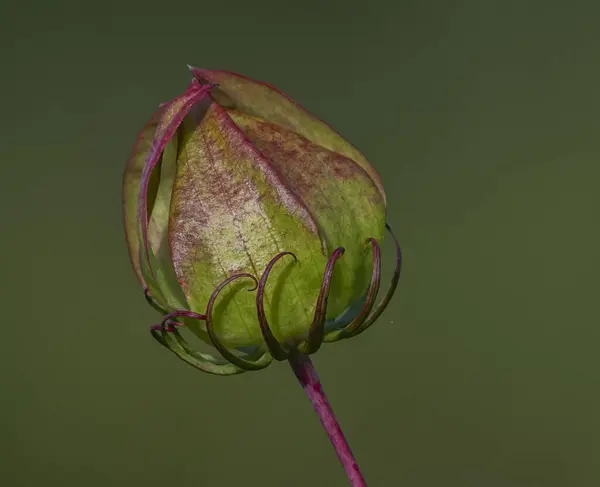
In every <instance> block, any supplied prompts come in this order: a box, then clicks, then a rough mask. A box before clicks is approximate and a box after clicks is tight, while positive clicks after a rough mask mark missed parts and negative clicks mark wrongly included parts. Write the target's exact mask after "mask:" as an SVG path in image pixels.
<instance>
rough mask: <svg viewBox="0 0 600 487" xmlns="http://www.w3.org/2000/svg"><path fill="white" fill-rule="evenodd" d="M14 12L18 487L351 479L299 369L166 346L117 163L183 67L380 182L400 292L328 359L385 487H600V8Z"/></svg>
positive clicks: (11, 171)
mask: <svg viewBox="0 0 600 487" xmlns="http://www.w3.org/2000/svg"><path fill="white" fill-rule="evenodd" d="M2 10H3V12H2V15H1V16H0V40H1V42H0V52H1V53H2V67H1V68H0V69H1V76H0V85H1V90H0V96H1V98H2V117H1V119H0V124H1V134H2V135H1V140H2V143H1V144H0V157H1V164H2V172H1V177H0V200H1V203H0V208H1V210H0V211H1V212H2V219H1V221H2V237H1V239H0V249H1V254H2V271H1V274H0V280H1V288H2V293H1V294H0V296H1V297H0V299H1V303H2V310H3V328H2V330H3V331H2V338H1V340H2V345H3V346H2V352H1V353H0V366H1V368H0V381H1V383H0V390H1V393H0V394H1V400H0V478H2V485H5V486H7V487H30V486H39V485H43V486H53V485H60V486H64V487H71V486H78V487H80V486H85V487H96V486H102V487H104V486H115V487H120V486H127V487H130V486H137V485H140V486H144V487H153V486H165V485H178V486H181V487H198V486H218V487H227V486H235V485H245V486H249V487H251V486H259V485H260V486H262V487H271V486H289V487H294V486H308V485H310V486H344V485H347V484H346V479H345V477H344V474H343V471H342V469H341V467H340V466H339V465H338V463H337V459H336V457H335V454H334V452H333V450H332V449H331V447H330V445H329V443H328V441H327V438H326V436H325V434H324V433H323V432H322V430H321V429H320V425H319V422H318V420H317V418H316V417H315V416H314V414H313V411H312V409H311V407H310V404H309V403H308V401H307V400H306V398H305V397H304V395H303V393H302V390H301V389H300V387H298V384H297V383H296V382H295V380H294V378H293V375H292V374H291V372H290V371H289V370H288V369H287V367H286V366H285V364H275V365H274V366H272V367H270V368H269V369H267V370H265V371H262V372H260V373H248V374H244V375H242V376H236V377H229V378H221V377H212V376H209V375H205V374H202V373H201V372H198V371H196V370H194V369H192V368H190V367H188V366H186V365H185V364H184V363H183V362H180V361H178V360H177V359H176V357H175V356H174V355H172V354H171V353H169V352H168V351H166V350H165V349H163V348H161V347H160V346H159V345H158V344H156V342H154V340H152V338H151V337H150V335H149V333H148V326H149V325H150V324H151V323H153V322H155V321H156V319H157V315H156V314H155V312H154V311H153V310H152V309H150V308H149V307H148V306H147V305H146V304H145V301H144V299H143V297H142V294H141V290H140V289H139V287H138V284H137V281H136V279H135V278H134V275H133V272H132V271H131V269H130V267H129V263H128V258H127V253H126V249H125V244H124V241H123V235H122V229H121V215H120V211H121V209H120V198H121V196H120V189H121V174H122V169H123V165H124V162H125V159H126V158H127V156H128V154H129V150H130V147H131V145H132V143H133V141H134V138H135V135H136V132H137V130H138V129H139V128H140V127H141V125H142V124H143V123H144V121H145V120H146V119H147V118H148V117H149V115H150V114H151V113H152V111H153V110H154V109H155V107H156V106H157V105H158V103H159V102H162V101H165V100H167V99H169V98H171V97H173V96H175V95H176V94H178V93H179V92H181V91H182V90H183V89H184V87H185V86H186V85H187V83H188V81H189V78H190V76H189V74H188V72H187V70H186V67H185V65H186V64H187V63H191V64H195V65H198V66H203V67H208V68H224V69H229V70H233V71H238V72H241V73H244V74H247V75H249V76H252V77H255V78H258V79H262V80H266V81H269V82H271V83H273V84H275V85H276V86H278V87H280V88H281V89H283V90H284V91H286V92H288V93H289V94H291V95H292V96H293V97H294V98H295V99H297V100H298V101H300V102H301V103H302V104H304V105H305V106H306V107H307V108H308V109H309V110H311V111H313V112H314V113H316V114H318V115H319V116H321V117H322V118H324V119H325V120H327V121H328V122H330V123H331V124H332V125H334V126H335V127H336V128H337V129H338V130H339V131H340V132H341V133H342V134H343V135H345V136H346V137H347V138H348V139H350V140H351V141H353V143H355V144H356V145H357V146H358V147H360V148H361V149H362V150H363V152H364V153H365V154H366V155H367V156H368V157H369V159H370V160H371V161H372V162H373V164H374V165H375V166H376V167H377V169H378V170H379V171H380V173H381V174H382V177H383V180H384V183H385V185H386V188H387V191H388V199H389V221H390V223H391V224H392V225H393V227H394V228H395V230H396V232H397V234H398V236H399V237H400V240H401V242H402V244H403V248H404V254H405V267H404V271H403V276H402V279H401V285H400V288H399V290H398V292H397V295H396V298H395V299H394V301H393V303H392V304H391V306H390V307H389V308H388V310H387V311H386V312H385V314H384V315H383V317H382V318H381V319H380V321H379V322H378V324H377V325H376V326H375V327H373V328H372V329H371V330H370V331H369V332H368V333H365V334H364V335H362V336H361V337H360V338H357V339H356V340H347V341H344V342H343V343H338V344H333V345H329V346H325V347H324V348H323V349H322V350H321V351H320V352H319V353H318V355H316V356H315V363H316V365H317V367H318V369H319V372H320V375H321V379H322V381H323V383H324V385H325V388H326V390H327V392H328V394H329V397H330V400H331V402H332V404H333V406H334V407H335V409H336V412H337V414H338V416H339V420H340V422H341V423H342V425H343V427H344V429H345V431H346V434H347V437H348V439H349V441H350V443H351V445H352V447H353V449H354V451H355V453H356V455H357V457H358V459H359V463H360V465H361V467H362V469H363V471H364V474H365V476H366V478H367V480H368V481H369V485H372V486H411V487H430V486H432V487H433V486H435V487H438V486H444V487H453V486H456V487H459V486H460V487H470V486H473V487H475V486H485V487H505V486H510V487H533V486H540V487H559V486H560V487H567V486H568V487H588V486H589V487H591V486H598V485H600V440H599V438H600V419H599V416H598V411H599V410H600V389H599V381H598V373H599V369H600V358H599V355H598V347H599V345H600V326H599V325H600V320H599V318H598V314H599V313H598V303H599V300H598V295H599V292H598V291H599V285H598V274H599V271H600V265H599V263H600V261H599V257H598V249H599V247H600V234H599V231H598V213H599V210H600V197H599V196H598V182H599V178H600V169H599V164H598V163H599V158H600V137H599V136H598V132H599V128H600V122H599V119H600V95H599V92H598V89H599V86H600V29H599V28H598V18H599V15H600V4H598V2H594V1H588V2H583V1H571V2H557V1H550V2H541V1H535V2H533V1H527V0H521V1H514V0H513V1H511V0H503V1H495V0H494V1H492V0H479V1H475V0H472V1H438V2H419V1H401V2H391V1H390V2H377V1H370V2H355V3H352V2H343V1H324V0H322V1H318V2H316V1H304V2H275V1H263V2H261V1H238V0H232V1H229V2H219V1H216V0H213V1H194V2H192V1H188V0H180V1H173V2H155V1H152V0H148V1H145V2H139V1H118V2H117V1H111V0H106V1H103V2H79V1H64V0H62V1H61V0H56V1H53V2H46V1H42V0H37V1H25V2H16V1H8V2H4V3H3V8H2ZM389 250H390V249H389V248H388V254H387V255H388V256H390V253H389Z"/></svg>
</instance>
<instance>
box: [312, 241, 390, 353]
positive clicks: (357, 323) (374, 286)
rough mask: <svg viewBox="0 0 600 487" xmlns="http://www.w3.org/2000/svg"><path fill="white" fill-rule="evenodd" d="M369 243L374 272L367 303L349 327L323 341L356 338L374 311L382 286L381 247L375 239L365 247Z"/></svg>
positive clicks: (332, 333)
mask: <svg viewBox="0 0 600 487" xmlns="http://www.w3.org/2000/svg"><path fill="white" fill-rule="evenodd" d="M369 243H370V244H371V246H372V247H373V272H372V274H371V283H370V284H369V289H368V290H367V297H366V299H365V303H364V304H363V306H362V308H361V309H360V311H359V313H358V314H357V315H356V317H355V318H354V319H353V320H352V321H351V322H350V323H348V325H346V326H345V327H344V328H342V329H341V330H332V331H331V332H329V333H327V335H326V336H325V338H324V339H323V341H324V342H336V341H338V340H340V339H342V338H349V337H351V336H354V334H355V333H356V332H357V330H359V329H360V327H361V326H362V325H363V323H364V322H365V320H366V319H367V316H369V313H370V312H371V310H372V309H373V305H374V304H375V300H376V299H377V293H378V292H379V286H380V284H381V248H380V247H379V243H378V242H377V240H376V239H374V238H369V239H367V241H366V242H365V247H366V246H367V245H368V244H369Z"/></svg>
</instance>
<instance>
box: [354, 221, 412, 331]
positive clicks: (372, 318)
mask: <svg viewBox="0 0 600 487" xmlns="http://www.w3.org/2000/svg"><path fill="white" fill-rule="evenodd" d="M385 228H386V229H387V231H388V232H389V233H390V235H391V236H392V239H393V240H394V244H395V246H396V267H395V269H394V275H393V276H392V280H391V282H390V286H389V288H388V290H387V292H386V293H385V296H384V297H383V298H382V300H381V301H380V302H379V303H378V304H377V306H376V307H375V309H374V310H373V311H372V312H371V314H370V315H369V316H368V317H367V319H366V320H365V321H364V323H362V324H361V325H360V326H359V327H358V328H357V329H356V330H355V331H354V332H353V333H352V335H349V337H350V336H356V335H359V334H361V333H362V332H363V331H365V330H366V329H367V328H369V327H370V326H371V325H372V324H373V323H375V320H377V318H379V316H380V315H381V313H383V310H384V309H385V308H386V306H387V305H388V303H389V302H390V300H391V299H392V296H393V295H394V292H395V291H396V287H397V286H398V281H399V280H400V271H401V270H402V249H401V248H400V242H398V239H397V238H396V235H394V232H393V231H392V228H391V227H390V226H389V225H388V224H387V223H386V224H385ZM349 337H348V338H349ZM342 338H346V336H342Z"/></svg>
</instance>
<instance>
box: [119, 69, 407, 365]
mask: <svg viewBox="0 0 600 487" xmlns="http://www.w3.org/2000/svg"><path fill="white" fill-rule="evenodd" d="M191 70H192V74H193V76H194V78H193V80H192V82H191V84H190V86H189V87H188V89H187V90H186V92H185V93H183V94H182V95H180V96H178V97H177V98H175V99H173V100H172V101H170V102H168V103H165V104H163V105H161V106H160V108H159V110H158V111H157V113H156V114H155V115H154V116H153V117H152V119H151V120H150V121H149V123H148V124H147V125H146V126H145V127H144V129H143V130H142V132H141V133H140V135H139V137H138V141H137V143H136V145H135V147H134V149H133V152H132V155H131V157H130V159H129V162H128V164H127V167H126V170H125V174H124V184H123V188H124V190H123V194H124V197H123V201H124V220H125V231H126V237H127V243H128V247H129V252H130V256H131V261H132V263H133V267H134V269H135V271H136V273H137V275H138V277H139V279H140V281H141V282H142V284H143V286H144V288H145V291H146V295H147V297H148V298H149V299H150V300H151V302H152V303H153V304H154V305H155V307H157V308H158V309H160V310H162V311H163V312H164V313H165V314H166V316H165V318H164V319H163V322H162V324H161V325H160V326H157V327H154V329H153V334H154V336H155V337H156V338H157V339H158V340H159V341H160V342H161V343H162V344H164V345H166V346H167V347H169V348H170V349H171V350H173V351H174V352H175V353H177V355H179V356H180V357H181V358H183V359H185V360H187V361H188V362H190V363H192V364H193V365H196V366H197V367H199V368H201V369H202V370H206V371H208V372H213V373H223V374H226V373H237V372H240V371H242V370H246V369H253V368H262V367H264V366H266V365H268V363H269V362H270V360H271V358H272V357H274V358H276V359H280V360H283V359H285V358H286V356H287V352H288V351H289V350H290V349H291V348H294V347H300V348H301V350H303V351H304V352H305V353H312V352H314V351H315V350H316V349H317V348H319V346H320V344H321V342H322V341H334V340H337V339H339V338H344V337H348V336H352V335H355V334H357V333H359V332H361V331H363V330H364V329H366V327H367V326H369V325H370V324H371V323H372V322H373V321H374V319H375V318H376V317H377V316H378V315H379V314H380V313H381V311H382V310H383V307H384V306H385V305H386V304H387V302H388V301H389V298H390V297H391V293H393V290H394V288H395V286H396V283H397V280H398V274H399V268H400V254H399V248H398V247H397V250H398V257H397V269H396V274H395V275H394V280H393V282H392V286H391V289H390V291H389V292H388V295H387V296H386V297H385V298H384V299H383V301H382V303H381V304H380V305H379V306H378V307H377V308H375V309H373V303H374V300H375V297H376V294H377V290H378V287H379V277H380V250H379V245H378V242H381V241H382V239H383V236H384V232H385V228H386V223H385V204H386V200H385V193H384V190H383V186H382V183H381V179H380V177H379V175H378V174H377V172H376V171H375V169H374V168H373V167H372V166H371V165H370V164H369V162H368V161H367V160H366V159H365V157H364V156H363V155H362V154H361V153H360V152H359V151H358V150H357V149H356V148H355V147H354V146H352V145H351V144H350V143H348V142H347V141H346V140H344V139H343V138H342V137H341V136H340V135H339V134H338V133H336V132H335V131H334V130H332V129H331V128H330V127H329V126H328V125H326V124H325V123H323V122H322V121H320V120H319V119H317V118H316V117H314V116H313V115H311V114H310V113H308V112H307V111H306V110H305V109H303V108H302V107H300V106H299V105H298V104H296V103H295V102H294V101H293V100H292V99H290V98H289V97H287V95H285V94H283V93H281V92H280V91H278V90H277V89H275V88H273V87H272V86H270V85H267V84H265V83H260V82H257V81H254V80H251V79H249V78H246V77H244V76H240V75H237V74H234V73H230V72H224V71H208V70H201V69H196V68H191ZM342 254H343V255H342ZM251 280H253V281H254V282H250V281H251ZM259 281H260V282H259ZM249 290H250V291H252V292H248V291H249ZM182 325H185V326H187V327H189V328H190V329H191V330H192V331H193V332H194V333H195V334H196V335H197V336H198V337H199V338H200V339H202V340H204V341H206V342H207V343H211V344H213V345H214V346H215V347H216V348H217V349H218V351H219V352H221V355H222V356H223V357H224V359H225V360H224V361H223V360H222V359H218V358H215V357H212V356H209V355H206V354H199V353H198V352H194V351H192V350H190V349H189V347H188V345H187V343H186V342H185V340H184V339H183V337H182V336H181V335H180V334H179V333H178V331H177V327H178V326H182ZM232 349H233V350H238V351H239V350H245V351H249V354H248V356H247V357H246V358H240V357H239V354H234V353H232V352H231V350H232Z"/></svg>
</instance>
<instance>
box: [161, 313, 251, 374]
mask: <svg viewBox="0 0 600 487" xmlns="http://www.w3.org/2000/svg"><path fill="white" fill-rule="evenodd" d="M178 317H186V318H195V319H200V320H204V319H205V316H204V315H200V314H198V313H194V312H192V311H174V312H172V313H169V314H167V315H165V316H164V318H163V320H162V322H161V323H160V325H156V326H153V327H152V328H151V329H150V333H151V334H152V336H153V337H154V338H155V339H156V341H158V342H159V343H160V344H161V345H163V346H165V347H166V348H168V349H169V350H171V352H173V353H174V354H175V355H177V356H178V357H179V358H180V359H181V360H183V361H184V362H187V363H188V364H190V365H192V366H194V367H196V368H197V369H200V370H202V371H203V372H207V373H209V374H213V375H234V374H240V373H242V372H244V370H242V369H240V368H238V367H236V366H235V365H233V364H231V363H228V362H219V361H218V360H217V359H216V358H215V357H213V356H212V355H209V354H206V353H200V352H197V351H194V350H191V349H190V347H189V346H188V345H187V342H186V341H185V339H184V338H183V336H181V334H180V333H179V331H178V330H177V327H179V326H183V324H182V323H180V322H178V321H177V320H176V318H178Z"/></svg>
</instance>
